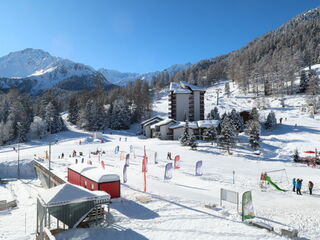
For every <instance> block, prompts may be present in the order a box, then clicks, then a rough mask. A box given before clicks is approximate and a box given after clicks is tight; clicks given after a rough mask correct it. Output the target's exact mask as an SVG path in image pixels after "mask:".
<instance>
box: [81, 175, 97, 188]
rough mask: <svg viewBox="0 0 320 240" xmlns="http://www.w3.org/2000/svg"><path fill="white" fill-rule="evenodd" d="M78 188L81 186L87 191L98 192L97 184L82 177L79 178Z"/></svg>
mask: <svg viewBox="0 0 320 240" xmlns="http://www.w3.org/2000/svg"><path fill="white" fill-rule="evenodd" d="M80 186H82V187H84V188H86V189H88V190H91V191H94V190H99V189H98V183H96V182H95V181H92V180H91V179H89V178H86V177H84V176H81V183H80Z"/></svg>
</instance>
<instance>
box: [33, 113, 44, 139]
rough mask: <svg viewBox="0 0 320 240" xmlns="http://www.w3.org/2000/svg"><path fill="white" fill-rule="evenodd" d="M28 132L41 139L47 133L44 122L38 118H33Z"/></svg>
mask: <svg viewBox="0 0 320 240" xmlns="http://www.w3.org/2000/svg"><path fill="white" fill-rule="evenodd" d="M30 132H31V133H32V134H34V135H35V136H38V137H39V138H40V139H41V138H42V137H43V136H44V135H45V134H46V133H47V123H46V121H44V120H43V119H42V118H40V117H38V116H35V117H34V119H33V122H32V123H31V125H30Z"/></svg>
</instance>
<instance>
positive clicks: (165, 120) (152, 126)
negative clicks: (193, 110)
mask: <svg viewBox="0 0 320 240" xmlns="http://www.w3.org/2000/svg"><path fill="white" fill-rule="evenodd" d="M171 122H172V123H176V122H177V121H176V120H174V119H171V118H166V119H164V120H162V121H160V122H157V123H154V124H152V125H151V126H150V128H152V129H154V128H155V127H160V126H163V125H167V124H169V123H171Z"/></svg>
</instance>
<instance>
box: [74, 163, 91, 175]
mask: <svg viewBox="0 0 320 240" xmlns="http://www.w3.org/2000/svg"><path fill="white" fill-rule="evenodd" d="M68 168H70V169H71V170H73V171H75V172H78V173H82V172H84V171H87V170H89V169H92V168H96V167H95V166H92V165H88V164H86V163H79V164H73V165H71V166H69V167H68Z"/></svg>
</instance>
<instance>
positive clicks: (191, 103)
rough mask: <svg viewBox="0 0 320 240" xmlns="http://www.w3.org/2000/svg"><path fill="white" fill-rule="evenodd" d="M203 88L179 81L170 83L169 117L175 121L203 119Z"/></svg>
mask: <svg viewBox="0 0 320 240" xmlns="http://www.w3.org/2000/svg"><path fill="white" fill-rule="evenodd" d="M205 92H206V91H205V89H203V88H200V87H198V86H195V85H192V84H189V83H186V82H183V81H181V82H180V84H178V83H174V82H173V83H171V84H170V92H169V96H168V100H169V109H168V110H169V112H168V115H169V118H171V119H174V120H177V121H185V120H186V119H188V120H189V121H198V120H204V94H205Z"/></svg>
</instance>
